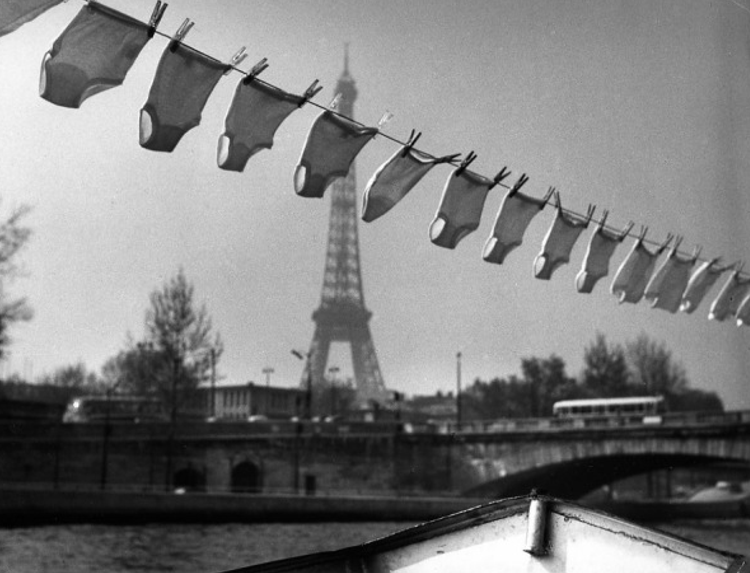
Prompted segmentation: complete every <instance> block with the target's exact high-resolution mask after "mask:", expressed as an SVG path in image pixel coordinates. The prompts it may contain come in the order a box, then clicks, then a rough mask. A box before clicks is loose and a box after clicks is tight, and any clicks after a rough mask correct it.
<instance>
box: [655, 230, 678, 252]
mask: <svg viewBox="0 0 750 573" xmlns="http://www.w3.org/2000/svg"><path fill="white" fill-rule="evenodd" d="M674 238H675V236H674V235H673V234H672V233H667V238H666V240H665V241H664V242H663V243H662V244H661V245H660V246H659V248H658V249H656V252H657V254H661V253H662V252H663V251H664V249H666V248H667V247H668V246H669V243H671V242H672V239H674ZM680 240H682V239H680Z"/></svg>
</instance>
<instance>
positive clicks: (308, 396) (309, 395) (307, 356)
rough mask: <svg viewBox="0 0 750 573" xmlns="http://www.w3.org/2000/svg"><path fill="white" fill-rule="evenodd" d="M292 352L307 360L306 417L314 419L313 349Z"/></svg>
mask: <svg viewBox="0 0 750 573" xmlns="http://www.w3.org/2000/svg"><path fill="white" fill-rule="evenodd" d="M292 354H294V355H295V356H296V357H297V358H299V359H300V360H304V361H305V373H306V374H307V380H306V391H305V418H306V419H307V420H310V419H312V364H310V358H311V355H312V351H310V352H307V353H303V352H300V351H299V350H292Z"/></svg>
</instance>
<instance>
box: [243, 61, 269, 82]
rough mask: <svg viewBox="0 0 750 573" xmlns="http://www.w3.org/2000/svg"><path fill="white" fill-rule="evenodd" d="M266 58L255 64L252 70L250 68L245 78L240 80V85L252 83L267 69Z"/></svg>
mask: <svg viewBox="0 0 750 573" xmlns="http://www.w3.org/2000/svg"><path fill="white" fill-rule="evenodd" d="M267 62H268V58H263V59H262V60H261V61H260V62H258V63H257V64H255V65H254V66H253V67H252V68H250V71H249V72H248V73H247V76H245V78H244V79H243V80H242V83H243V84H245V85H247V84H249V83H250V82H252V81H253V80H254V79H255V78H257V77H258V76H259V75H260V74H261V73H262V72H263V71H264V70H265V69H266V68H267V67H268V63H267Z"/></svg>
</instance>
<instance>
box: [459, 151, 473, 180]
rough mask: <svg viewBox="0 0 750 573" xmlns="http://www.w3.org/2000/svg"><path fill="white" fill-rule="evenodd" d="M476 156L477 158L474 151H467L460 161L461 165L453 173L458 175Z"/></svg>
mask: <svg viewBox="0 0 750 573" xmlns="http://www.w3.org/2000/svg"><path fill="white" fill-rule="evenodd" d="M476 158H477V154H476V153H474V152H473V151H469V154H468V155H467V156H466V157H464V159H463V161H461V165H459V166H458V169H456V171H455V173H454V175H455V176H456V177H458V176H459V175H461V173H463V172H464V171H466V168H467V167H468V166H469V165H471V164H472V163H473V162H474V160H475V159H476Z"/></svg>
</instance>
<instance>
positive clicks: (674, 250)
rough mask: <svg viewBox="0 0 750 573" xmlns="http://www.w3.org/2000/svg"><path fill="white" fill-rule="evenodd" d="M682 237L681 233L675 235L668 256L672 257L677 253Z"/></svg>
mask: <svg viewBox="0 0 750 573" xmlns="http://www.w3.org/2000/svg"><path fill="white" fill-rule="evenodd" d="M683 239H684V237H683V236H682V235H677V236H676V237H675V241H674V245H672V250H671V251H670V252H669V256H670V257H672V256H674V255H676V254H677V249H679V248H680V245H681V244H682V240H683Z"/></svg>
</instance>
